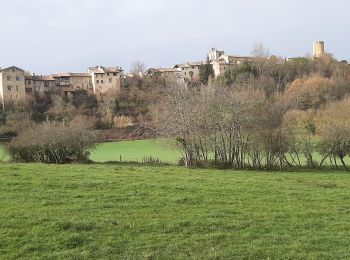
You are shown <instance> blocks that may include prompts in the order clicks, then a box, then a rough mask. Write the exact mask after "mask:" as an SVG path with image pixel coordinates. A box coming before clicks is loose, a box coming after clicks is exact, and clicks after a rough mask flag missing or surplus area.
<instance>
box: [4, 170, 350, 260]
mask: <svg viewBox="0 0 350 260" xmlns="http://www.w3.org/2000/svg"><path fill="white" fill-rule="evenodd" d="M0 189H1V193H0V208H1V211H0V258H1V259H11V258H12V259H16V258H35V257H39V258H82V259H86V258H110V259H119V258H125V259H144V258H146V259H157V258H160V259H174V258H177V259H184V258H186V259H188V258H192V259H212V258H215V257H217V258H226V259H232V258H243V257H246V258H251V259H261V258H268V257H270V258H272V259H273V258H277V259H288V258H292V259H296V258H313V259H321V258H324V259H330V258H338V259H339V258H350V219H349V213H350V204H349V199H350V175H348V174H346V173H342V172H337V173H331V172H325V173H311V172H310V173H306V172H303V173H301V172H299V173H292V172H290V173H274V172H269V173H267V172H259V173H258V172H235V171H217V170H199V169H196V170H188V169H184V168H179V167H146V166H136V165H85V166H82V165H62V166H55V165H40V164H39V165H34V164H27V165H23V164H5V165H4V166H2V167H1V170H0Z"/></svg>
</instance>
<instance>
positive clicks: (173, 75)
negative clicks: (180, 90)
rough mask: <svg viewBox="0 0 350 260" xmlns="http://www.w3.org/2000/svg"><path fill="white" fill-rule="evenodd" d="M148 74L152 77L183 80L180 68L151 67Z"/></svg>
mask: <svg viewBox="0 0 350 260" xmlns="http://www.w3.org/2000/svg"><path fill="white" fill-rule="evenodd" d="M146 75H148V76H151V77H160V78H163V79H165V80H167V81H176V82H180V81H182V80H183V77H182V73H181V69H180V68H150V69H148V70H147V71H146Z"/></svg>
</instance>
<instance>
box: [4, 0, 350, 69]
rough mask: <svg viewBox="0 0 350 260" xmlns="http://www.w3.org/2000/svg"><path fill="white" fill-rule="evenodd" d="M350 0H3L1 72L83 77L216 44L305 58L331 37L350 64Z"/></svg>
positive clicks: (198, 55) (195, 54)
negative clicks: (93, 70) (14, 69)
mask: <svg viewBox="0 0 350 260" xmlns="http://www.w3.org/2000/svg"><path fill="white" fill-rule="evenodd" d="M349 10H350V1H349V0H215V1H214V0H176V1H174V0H0V24H1V37H0V67H6V66H11V65H17V66H19V67H21V68H23V69H26V70H29V71H31V72H35V73H54V72H68V71H72V72H82V71H86V69H87V67H89V66H94V65H105V66H115V65H119V66H122V67H123V68H124V69H125V70H129V68H130V64H131V63H132V62H134V61H135V60H140V61H142V62H144V63H145V64H146V65H147V66H148V67H155V66H156V67H159V66H172V65H174V64H176V63H181V62H185V61H197V60H201V59H205V57H206V54H207V51H208V50H209V49H210V48H211V47H217V48H218V49H223V50H225V51H226V53H227V54H236V55H247V54H249V53H250V51H251V50H252V48H253V46H254V44H255V43H256V42H262V43H264V44H265V46H267V47H268V48H269V49H270V53H271V54H276V55H281V56H283V57H293V56H304V55H305V54H308V53H309V54H310V53H311V52H312V42H313V41H316V40H324V41H325V43H326V50H327V51H328V52H330V53H333V54H334V55H335V57H336V58H338V59H346V60H348V59H350V35H349V29H348V26H349V24H350V16H349Z"/></svg>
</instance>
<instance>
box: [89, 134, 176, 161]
mask: <svg viewBox="0 0 350 260" xmlns="http://www.w3.org/2000/svg"><path fill="white" fill-rule="evenodd" d="M144 157H153V158H157V159H159V160H161V161H162V162H164V163H172V164H176V163H177V162H178V161H179V159H180V158H181V153H180V151H178V150H176V149H175V148H174V144H173V143H172V142H171V141H170V140H166V139H149V140H137V141H121V142H109V143H102V144H99V145H97V146H96V149H94V150H92V151H91V156H90V158H91V160H93V161H95V162H108V161H123V162H130V161H133V162H142V158H144Z"/></svg>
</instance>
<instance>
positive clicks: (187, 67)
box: [174, 61, 206, 82]
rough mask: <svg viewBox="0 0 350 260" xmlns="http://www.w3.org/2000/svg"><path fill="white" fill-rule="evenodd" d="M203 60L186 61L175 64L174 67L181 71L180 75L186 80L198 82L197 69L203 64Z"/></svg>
mask: <svg viewBox="0 0 350 260" xmlns="http://www.w3.org/2000/svg"><path fill="white" fill-rule="evenodd" d="M205 64H206V62H205V61H198V62H186V63H183V64H178V65H175V67H174V68H179V69H180V71H181V77H182V78H183V80H184V81H186V82H198V81H199V70H200V68H201V66H203V65H205Z"/></svg>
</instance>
